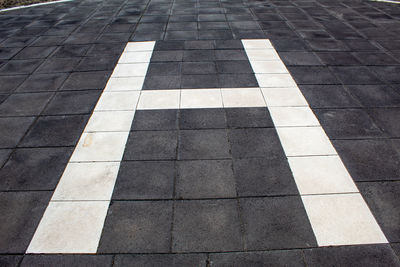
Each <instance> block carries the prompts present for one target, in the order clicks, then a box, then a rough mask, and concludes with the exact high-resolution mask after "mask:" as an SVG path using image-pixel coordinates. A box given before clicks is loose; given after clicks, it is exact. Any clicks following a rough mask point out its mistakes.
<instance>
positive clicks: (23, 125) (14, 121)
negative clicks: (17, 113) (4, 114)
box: [0, 117, 34, 148]
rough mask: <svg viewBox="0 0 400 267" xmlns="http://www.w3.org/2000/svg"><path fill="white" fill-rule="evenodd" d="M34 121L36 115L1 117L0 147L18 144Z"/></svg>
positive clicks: (10, 146)
mask: <svg viewBox="0 0 400 267" xmlns="http://www.w3.org/2000/svg"><path fill="white" fill-rule="evenodd" d="M33 122H34V117H15V118H0V129H1V130H0V135H1V138H0V147H1V148H13V147H15V146H17V144H18V143H19V142H20V140H21V139H22V137H23V136H24V135H25V133H26V132H27V131H28V129H29V127H30V126H31V124H32V123H33Z"/></svg>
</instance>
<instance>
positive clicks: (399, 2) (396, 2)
mask: <svg viewBox="0 0 400 267" xmlns="http://www.w3.org/2000/svg"><path fill="white" fill-rule="evenodd" d="M371 1H372V2H384V3H391V4H400V1H391V0H371Z"/></svg>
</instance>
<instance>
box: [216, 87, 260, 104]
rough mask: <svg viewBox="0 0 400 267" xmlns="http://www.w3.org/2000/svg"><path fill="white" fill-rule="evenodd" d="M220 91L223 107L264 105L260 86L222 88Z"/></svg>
mask: <svg viewBox="0 0 400 267" xmlns="http://www.w3.org/2000/svg"><path fill="white" fill-rule="evenodd" d="M221 92H222V100H223V103H224V107H225V108H238V107H265V106H266V104H265V101H264V97H263V95H262V93H261V90H260V88H232V89H227V88H222V89H221Z"/></svg>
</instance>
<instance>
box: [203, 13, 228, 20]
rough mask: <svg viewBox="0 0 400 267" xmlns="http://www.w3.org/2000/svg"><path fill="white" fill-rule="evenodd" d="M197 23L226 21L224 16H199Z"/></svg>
mask: <svg viewBox="0 0 400 267" xmlns="http://www.w3.org/2000/svg"><path fill="white" fill-rule="evenodd" d="M198 20H199V21H226V17H225V15H224V14H200V15H199V16H198Z"/></svg>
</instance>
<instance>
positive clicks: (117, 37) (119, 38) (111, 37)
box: [96, 32, 131, 44]
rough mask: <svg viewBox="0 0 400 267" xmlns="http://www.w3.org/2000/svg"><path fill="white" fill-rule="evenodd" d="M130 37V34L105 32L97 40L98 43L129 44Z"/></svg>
mask: <svg viewBox="0 0 400 267" xmlns="http://www.w3.org/2000/svg"><path fill="white" fill-rule="evenodd" d="M130 35H131V33H130V32H111V33H110V32H105V33H103V34H101V35H100V36H99V37H98V38H97V40H96V43H100V44H107V43H108V44H109V43H126V42H128V40H129V37H130Z"/></svg>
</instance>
